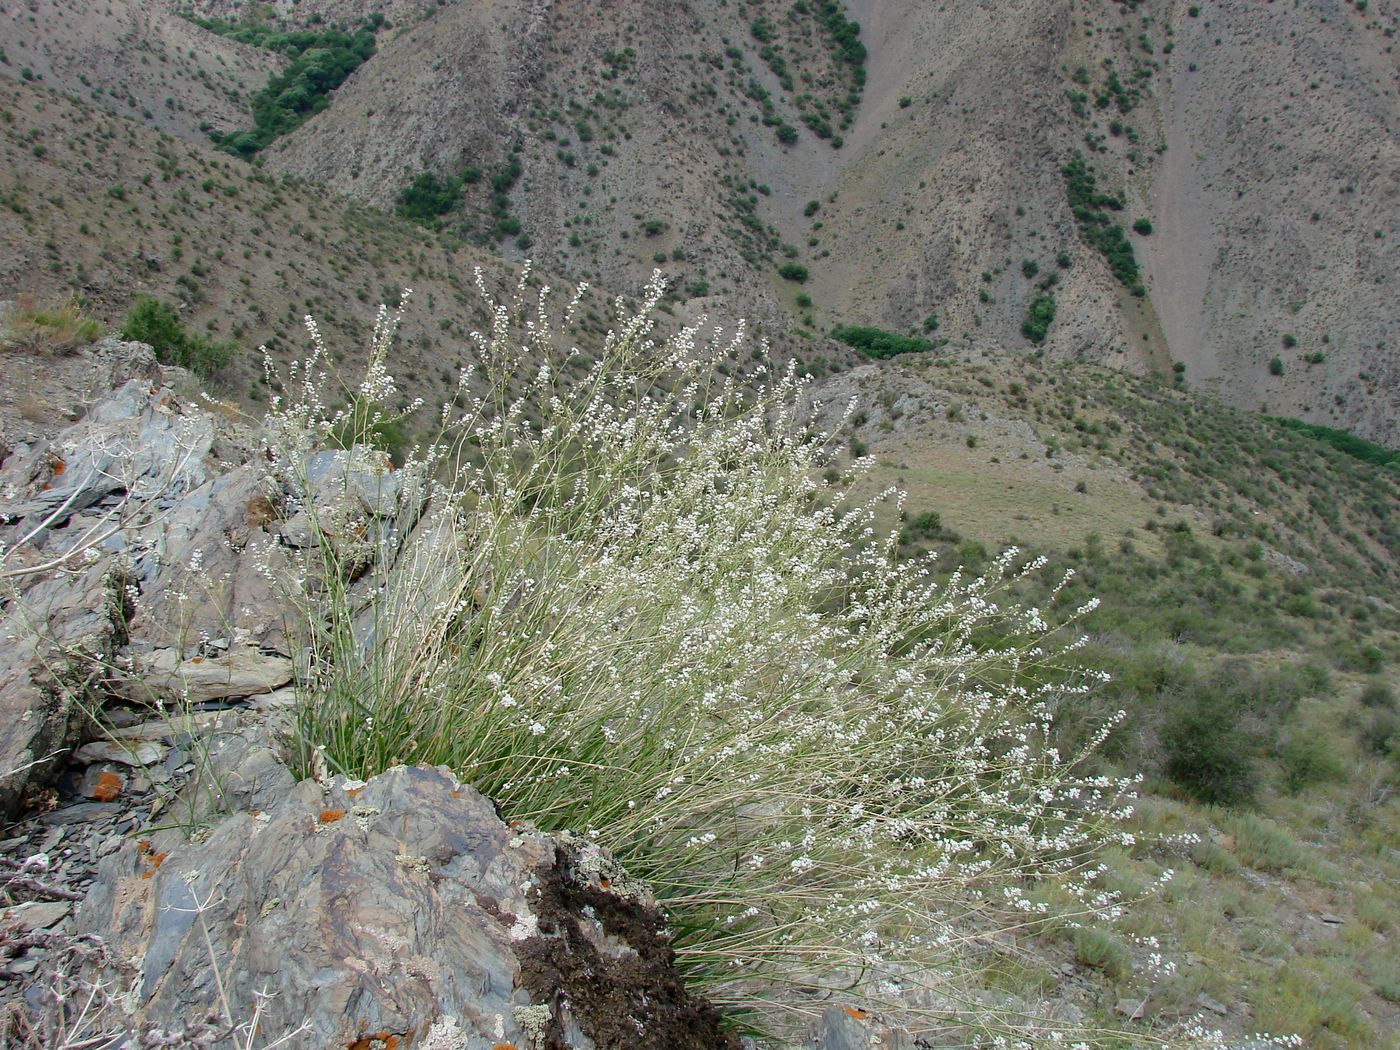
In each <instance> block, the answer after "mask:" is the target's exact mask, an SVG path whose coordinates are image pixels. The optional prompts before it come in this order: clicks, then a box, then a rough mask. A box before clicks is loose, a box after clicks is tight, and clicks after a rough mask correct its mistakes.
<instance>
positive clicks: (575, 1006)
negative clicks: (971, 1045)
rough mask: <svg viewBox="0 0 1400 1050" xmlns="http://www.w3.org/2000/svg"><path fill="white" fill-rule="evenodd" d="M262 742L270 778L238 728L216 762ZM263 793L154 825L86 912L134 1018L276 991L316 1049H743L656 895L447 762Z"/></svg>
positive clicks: (268, 1026)
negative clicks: (690, 988) (198, 818)
mask: <svg viewBox="0 0 1400 1050" xmlns="http://www.w3.org/2000/svg"><path fill="white" fill-rule="evenodd" d="M259 754H260V755H261V756H262V757H261V763H262V769H263V775H264V776H275V774H274V773H273V767H274V766H276V762H275V759H273V758H272V756H271V754H270V753H269V752H267V751H266V750H265V749H261V750H260V749H258V748H257V746H256V745H255V744H253V743H252V742H251V741H241V740H237V739H235V740H233V741H232V742H230V743H229V744H228V746H227V747H226V748H225V749H224V750H223V751H222V752H221V753H220V754H219V755H218V756H216V759H215V761H214V762H213V766H214V767H215V768H214V770H213V774H214V775H215V776H216V777H220V776H222V775H223V774H226V773H228V772H230V771H233V770H238V771H239V772H240V773H243V774H244V775H245V779H247V780H252V779H258V777H257V776H250V775H249V771H250V770H251V769H252V768H253V767H254V765H255V764H256V762H255V759H256V758H257V756H258V755H259ZM282 772H283V774H284V775H285V776H286V780H287V781H289V780H290V777H289V775H286V771H285V769H283V771H282ZM246 786H247V785H246V784H245V787H246ZM245 795H246V798H247V799H252V798H253V797H254V793H253V792H251V791H247V792H245ZM231 801H232V800H231V798H229V797H226V798H225V802H226V803H229V802H231ZM263 801H264V805H265V806H266V808H262V807H255V808H254V809H239V808H237V807H235V808H236V812H234V813H232V815H230V816H228V817H227V818H225V819H224V820H223V821H222V822H220V823H218V824H217V826H215V827H214V828H213V830H212V832H210V833H209V834H208V835H207V837H205V838H204V839H203V840H202V841H200V842H198V843H197V844H194V843H191V842H187V841H185V840H183V839H182V838H181V837H180V836H179V835H178V834H177V833H175V832H170V831H165V832H157V833H154V834H152V835H151V836H150V838H149V839H147V840H141V841H136V842H128V843H127V844H126V845H125V846H124V847H123V848H122V849H121V850H119V851H118V852H116V853H114V854H112V855H110V856H108V857H106V858H104V859H103V861H102V864H101V868H100V870H99V873H98V876H97V878H96V880H95V881H94V883H93V886H92V889H91V891H90V893H89V895H88V898H87V899H86V900H85V901H84V903H83V904H82V907H81V909H80V911H79V915H78V919H77V926H78V928H79V929H80V930H83V931H91V932H95V933H101V935H102V936H103V937H104V938H105V940H106V942H107V945H108V949H109V953H110V956H111V958H112V959H114V960H118V961H119V962H118V963H117V965H118V968H119V971H120V972H119V973H117V974H111V975H109V976H111V977H112V979H114V980H118V981H120V987H123V988H129V989H130V994H129V995H128V997H127V1001H128V1003H129V1005H130V1007H131V1009H132V1011H133V1013H132V1015H131V1017H130V1019H129V1021H130V1024H131V1026H132V1028H133V1030H136V1029H142V1028H145V1029H149V1028H152V1027H169V1026H171V1025H173V1024H175V1023H177V1022H178V1021H179V1020H180V1019H182V1018H184V1017H198V1016H203V1015H204V1012H205V1011H207V1010H208V1009H210V1008H211V1007H215V1006H217V1004H218V1003H219V1001H220V1000H219V988H222V989H223V992H224V994H225V995H226V997H227V1001H228V1002H229V1003H231V1004H233V1006H234V1007H235V1009H239V1010H242V1011H244V1012H245V1013H251V1010H252V1008H253V1006H254V1004H255V1002H257V1001H259V999H258V995H259V993H272V994H271V997H270V998H263V999H262V1000H261V1001H262V1003H263V1007H262V1013H261V1026H260V1031H261V1032H262V1033H263V1034H264V1036H265V1037H266V1038H270V1039H275V1038H278V1037H280V1036H282V1035H290V1038H289V1039H288V1041H287V1042H285V1043H283V1044H282V1045H284V1046H287V1047H291V1048H296V1047H305V1048H308V1050H309V1048H313V1047H314V1048H317V1050H319V1048H322V1047H327V1046H347V1045H354V1046H358V1045H360V1042H359V1041H362V1040H363V1041H366V1042H365V1043H364V1045H369V1042H368V1041H370V1040H375V1039H378V1040H381V1041H383V1042H386V1043H390V1045H392V1043H391V1042H390V1041H391V1038H396V1039H397V1041H398V1042H400V1043H403V1042H407V1041H409V1040H417V1039H423V1038H428V1037H429V1036H430V1035H431V1037H432V1039H433V1040H437V1042H431V1040H430V1045H435V1046H436V1045H442V1046H451V1047H454V1048H459V1047H465V1048H472V1050H476V1048H480V1050H489V1048H490V1047H493V1046H497V1045H500V1044H503V1043H504V1044H512V1043H513V1044H514V1045H515V1046H517V1047H519V1048H521V1050H524V1048H526V1047H535V1046H541V1045H545V1044H546V1043H548V1044H549V1045H557V1044H556V1043H554V1042H552V1040H561V1041H562V1040H567V1045H570V1046H576V1047H579V1048H580V1050H587V1048H590V1047H595V1046H626V1047H629V1048H635V1050H663V1048H664V1050H687V1048H696V1050H699V1048H701V1047H703V1048H706V1050H710V1048H722V1047H737V1046H738V1042H737V1040H735V1039H732V1038H731V1037H728V1036H726V1035H725V1034H723V1033H722V1032H721V1031H720V1029H719V1027H718V1017H717V1015H716V1014H715V1013H714V1012H713V1010H711V1009H710V1008H709V1007H708V1006H707V1005H706V1004H705V1003H703V1001H699V1000H695V999H693V998H692V997H690V996H689V995H688V994H687V993H686V992H685V991H684V989H683V988H682V986H681V984H680V982H679V979H678V978H677V976H676V974H675V971H674V969H673V967H672V962H673V959H672V956H671V952H670V948H669V946H668V944H667V942H666V940H665V938H664V936H663V934H662V932H661V931H662V927H661V923H660V917H659V915H658V914H657V913H656V912H655V910H654V908H653V907H652V906H651V901H650V898H649V896H648V897H644V898H643V899H628V898H626V897H624V896H621V895H617V894H614V893H612V892H611V891H610V890H609V889H606V888H604V880H603V879H602V878H600V877H597V876H596V874H593V873H596V872H599V871H604V870H608V871H611V870H613V868H610V867H609V866H608V864H609V863H610V862H606V861H605V860H604V859H602V858H600V857H599V856H598V855H597V851H596V850H594V851H590V849H589V848H587V847H584V846H581V845H580V844H578V843H577V842H575V841H573V840H570V839H562V840H555V839H551V838H550V837H549V836H547V835H544V834H541V833H540V832H537V831H535V830H533V829H531V828H529V827H526V826H508V825H506V824H505V823H504V822H503V821H502V820H501V819H500V818H499V817H498V816H497V815H496V812H495V810H494V808H493V807H492V805H491V803H490V802H489V801H488V800H487V799H485V798H483V797H482V796H481V795H479V794H478V793H477V792H476V791H474V790H473V789H471V788H470V787H466V786H463V785H461V784H459V783H458V782H457V781H456V780H455V778H453V777H452V776H451V774H449V773H448V772H446V771H445V770H434V769H422V768H417V769H410V768H405V767H398V768H395V769H391V770H389V771H388V772H386V773H384V774H382V775H380V776H378V777H375V778H374V779H372V780H371V781H370V782H369V783H368V784H357V783H353V782H347V781H345V780H343V779H339V778H337V779H336V780H335V781H333V782H331V783H330V784H328V785H322V784H318V783H316V782H314V781H303V782H301V783H299V784H296V785H294V786H291V785H289V784H288V783H285V782H284V783H283V784H282V786H281V787H280V788H279V789H278V790H277V791H275V792H267V793H265V796H264V799H263ZM206 936H207V938H208V940H207V941H206ZM215 966H217V967H218V980H217V981H216V980H215V973H214V967H215ZM293 1033H294V1034H293Z"/></svg>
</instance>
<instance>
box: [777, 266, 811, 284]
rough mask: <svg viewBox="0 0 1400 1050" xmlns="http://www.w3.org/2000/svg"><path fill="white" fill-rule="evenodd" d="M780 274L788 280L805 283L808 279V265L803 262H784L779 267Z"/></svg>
mask: <svg viewBox="0 0 1400 1050" xmlns="http://www.w3.org/2000/svg"><path fill="white" fill-rule="evenodd" d="M778 275H779V276H780V277H782V278H783V279H784V280H786V281H796V282H797V283H798V284H803V283H805V282H806V280H807V267H805V266H803V265H802V264H801V263H792V262H790V263H783V265H781V266H779V267H778Z"/></svg>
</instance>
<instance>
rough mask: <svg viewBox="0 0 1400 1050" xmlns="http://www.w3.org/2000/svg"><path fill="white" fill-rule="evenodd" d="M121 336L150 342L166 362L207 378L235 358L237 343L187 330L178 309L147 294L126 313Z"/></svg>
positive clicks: (164, 363) (139, 341) (152, 347)
mask: <svg viewBox="0 0 1400 1050" xmlns="http://www.w3.org/2000/svg"><path fill="white" fill-rule="evenodd" d="M121 337H122V338H123V339H128V340H133V341H135V342H138V343H146V344H147V345H149V346H150V347H151V349H152V350H154V351H155V353H156V360H158V361H159V362H160V363H161V364H163V365H178V366H179V367H180V368H188V369H189V370H190V371H191V372H194V373H195V374H196V375H198V376H201V377H202V378H204V379H211V378H213V377H214V376H215V375H216V374H217V373H218V372H219V371H220V370H221V369H223V368H224V366H225V365H227V364H228V363H229V361H231V360H232V359H233V352H234V350H235V349H236V348H237V344H235V343H225V342H216V341H214V340H212V339H208V338H206V337H204V336H202V335H195V334H193V333H191V332H186V331H185V329H184V326H183V325H181V324H180V319H179V317H177V316H176V314H175V311H174V310H172V309H171V308H170V307H168V306H166V305H165V304H164V303H161V302H157V301H156V300H155V299H151V298H149V297H146V296H142V297H140V298H139V299H137V300H136V305H135V306H133V307H132V308H131V312H130V313H129V314H127V315H126V321H125V323H123V325H122V329H121Z"/></svg>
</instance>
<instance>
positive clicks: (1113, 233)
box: [1060, 74, 1147, 297]
mask: <svg viewBox="0 0 1400 1050" xmlns="http://www.w3.org/2000/svg"><path fill="white" fill-rule="evenodd" d="M1110 76H1113V75H1112V74H1110ZM1060 171H1061V173H1062V174H1063V175H1064V178H1065V193H1066V196H1067V198H1068V201H1069V207H1070V211H1071V212H1073V213H1074V219H1075V222H1076V223H1077V224H1078V227H1079V236H1080V237H1081V238H1082V239H1083V240H1084V241H1085V243H1087V244H1089V245H1092V246H1093V247H1095V248H1097V249H1098V250H1099V252H1100V254H1102V255H1103V257H1104V260H1105V261H1106V262H1107V263H1108V268H1109V269H1110V270H1112V271H1113V276H1115V277H1116V278H1118V281H1119V283H1120V284H1122V285H1123V286H1124V287H1125V288H1127V289H1128V290H1129V291H1131V292H1132V293H1133V294H1134V295H1136V296H1138V297H1141V296H1144V295H1146V294H1147V290H1146V289H1145V288H1144V287H1143V285H1142V280H1141V278H1140V276H1139V273H1138V264H1137V256H1136V255H1134V254H1133V245H1132V242H1130V241H1129V240H1128V236H1127V234H1125V233H1124V232H1123V227H1122V226H1120V225H1118V224H1117V223H1115V222H1113V220H1112V219H1110V218H1109V216H1108V213H1109V212H1110V211H1122V210H1123V202H1122V201H1121V200H1119V199H1118V198H1117V197H1114V196H1113V195H1112V194H1108V193H1100V192H1099V191H1098V180H1097V179H1096V178H1095V176H1094V174H1093V172H1092V171H1091V170H1090V168H1089V165H1088V164H1087V163H1085V161H1084V157H1083V155H1082V154H1080V153H1077V152H1076V153H1075V155H1074V156H1073V157H1071V158H1070V160H1069V162H1068V163H1067V164H1065V166H1064V167H1063V168H1061V169H1060Z"/></svg>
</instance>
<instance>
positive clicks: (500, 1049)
mask: <svg viewBox="0 0 1400 1050" xmlns="http://www.w3.org/2000/svg"><path fill="white" fill-rule="evenodd" d="M491 1050H516V1047H515V1044H514V1043H497V1044H496V1045H495V1046H493V1047H492V1048H491Z"/></svg>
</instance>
